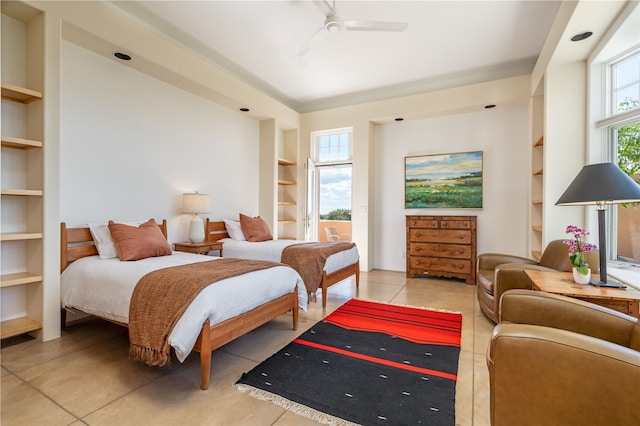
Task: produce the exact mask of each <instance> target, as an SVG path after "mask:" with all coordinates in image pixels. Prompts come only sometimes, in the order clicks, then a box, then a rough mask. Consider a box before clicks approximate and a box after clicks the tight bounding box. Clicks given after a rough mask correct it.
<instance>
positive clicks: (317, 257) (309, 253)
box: [280, 241, 356, 302]
mask: <svg viewBox="0 0 640 426" xmlns="http://www.w3.org/2000/svg"><path fill="white" fill-rule="evenodd" d="M355 246H356V245H355V244H354V243H351V242H347V241H338V242H322V243H300V244H292V245H290V246H287V247H285V249H284V250H283V251H282V257H281V259H280V261H281V262H282V263H286V264H287V265H289V266H291V267H292V268H293V269H295V270H296V271H298V273H299V274H300V276H301V277H302V281H304V285H305V287H306V288H307V294H308V295H309V301H313V302H315V300H316V297H315V296H316V291H317V290H318V287H320V284H321V283H322V276H323V271H324V264H325V262H326V261H327V258H328V257H329V256H331V255H332V254H335V253H338V252H341V251H343V250H349V249H350V248H353V247H355Z"/></svg>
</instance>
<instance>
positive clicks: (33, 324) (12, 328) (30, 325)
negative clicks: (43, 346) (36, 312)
mask: <svg viewBox="0 0 640 426" xmlns="http://www.w3.org/2000/svg"><path fill="white" fill-rule="evenodd" d="M40 328H42V324H40V322H39V321H36V320H34V319H32V318H29V317H22V318H15V319H11V320H7V321H2V322H0V329H1V330H2V332H1V333H0V334H1V338H3V339H5V338H7V337H11V336H17V335H18V334H24V333H28V332H30V331H35V330H39V329H40Z"/></svg>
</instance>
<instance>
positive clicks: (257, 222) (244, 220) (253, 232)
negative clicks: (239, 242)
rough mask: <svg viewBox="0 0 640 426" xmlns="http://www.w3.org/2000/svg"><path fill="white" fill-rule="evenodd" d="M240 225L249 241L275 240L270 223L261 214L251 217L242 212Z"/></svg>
mask: <svg viewBox="0 0 640 426" xmlns="http://www.w3.org/2000/svg"><path fill="white" fill-rule="evenodd" d="M240 227H241V228H242V232H243V233H244V236H245V238H246V239H247V241H252V242H256V241H267V240H273V235H271V231H270V230H269V225H267V222H265V221H264V219H262V218H261V217H260V216H256V217H249V216H245V215H243V214H242V213H240Z"/></svg>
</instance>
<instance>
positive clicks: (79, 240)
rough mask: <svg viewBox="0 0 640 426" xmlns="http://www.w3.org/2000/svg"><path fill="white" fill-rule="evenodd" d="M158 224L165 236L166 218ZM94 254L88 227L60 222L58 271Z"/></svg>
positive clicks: (93, 245)
mask: <svg viewBox="0 0 640 426" xmlns="http://www.w3.org/2000/svg"><path fill="white" fill-rule="evenodd" d="M223 225H224V223H223ZM158 226H159V227H160V230H161V231H162V235H164V237H165V238H167V220H166V219H164V220H163V221H162V223H159V224H158ZM96 254H98V250H97V249H96V244H95V242H94V241H93V237H92V236H91V232H90V231H89V228H88V227H86V228H67V224H66V223H64V222H61V223H60V272H62V271H64V270H65V269H66V268H67V266H69V264H70V263H71V262H73V261H74V260H78V259H81V258H83V257H87V256H95V255H96Z"/></svg>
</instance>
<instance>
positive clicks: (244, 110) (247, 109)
mask: <svg viewBox="0 0 640 426" xmlns="http://www.w3.org/2000/svg"><path fill="white" fill-rule="evenodd" d="M240 111H242V112H249V111H251V110H250V109H249V108H245V107H242V108H240Z"/></svg>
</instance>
